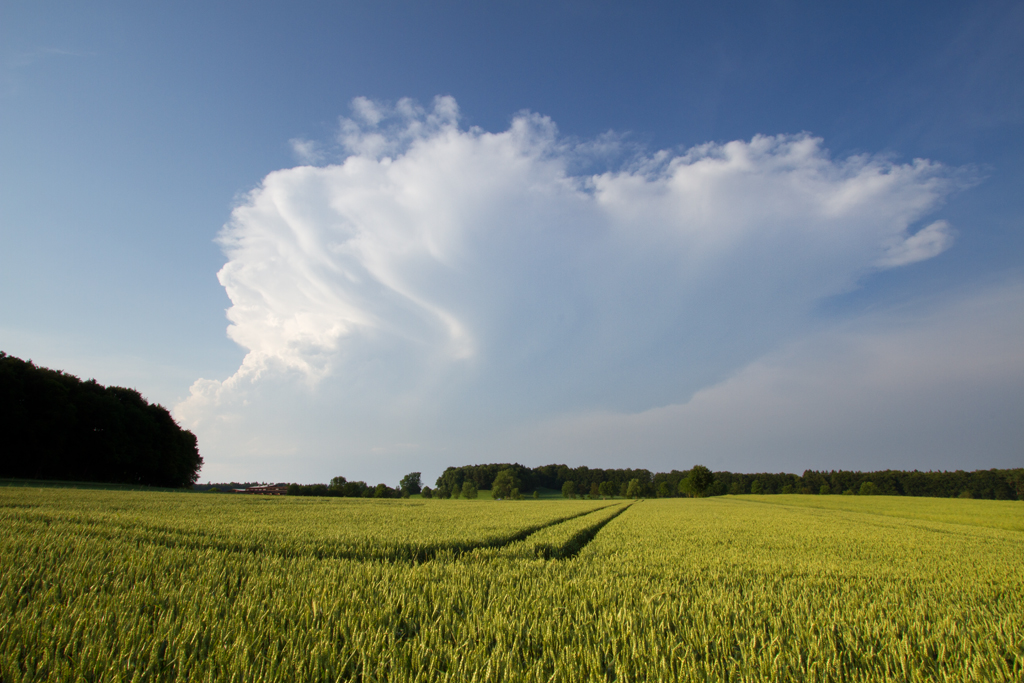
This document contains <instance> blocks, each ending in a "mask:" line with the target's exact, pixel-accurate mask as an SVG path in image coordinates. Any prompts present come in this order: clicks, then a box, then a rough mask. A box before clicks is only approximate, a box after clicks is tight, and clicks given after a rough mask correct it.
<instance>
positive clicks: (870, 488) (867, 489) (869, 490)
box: [860, 481, 880, 496]
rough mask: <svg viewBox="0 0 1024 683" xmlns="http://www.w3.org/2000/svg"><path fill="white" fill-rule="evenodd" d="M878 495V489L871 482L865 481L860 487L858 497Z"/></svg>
mask: <svg viewBox="0 0 1024 683" xmlns="http://www.w3.org/2000/svg"><path fill="white" fill-rule="evenodd" d="M879 493H880V492H879V490H878V487H877V486H875V483H874V482H873V481H866V482H864V483H863V484H861V485H860V495H862V496H877V495H878V494H879Z"/></svg>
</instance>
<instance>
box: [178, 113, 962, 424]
mask: <svg viewBox="0 0 1024 683" xmlns="http://www.w3.org/2000/svg"><path fill="white" fill-rule="evenodd" d="M458 121H459V114H458V107H457V105H456V103H455V101H454V100H453V99H452V98H447V97H446V98H438V99H436V100H435V101H434V103H433V106H432V107H431V108H429V109H427V108H423V107H421V106H419V105H417V104H416V103H414V102H412V101H410V100H402V101H400V102H398V103H397V104H396V105H393V106H390V105H385V104H381V103H376V102H372V101H370V100H366V99H362V98H360V99H357V100H356V101H355V102H354V103H353V114H352V116H351V117H350V118H344V119H342V120H341V123H340V126H339V136H338V140H339V142H340V144H342V146H343V147H344V149H345V150H346V154H347V156H346V157H345V158H344V160H343V161H341V162H340V163H337V164H333V165H327V166H322V167H310V166H303V167H299V168H293V169H285V170H281V171H276V172H274V173H271V174H270V175H268V176H267V177H266V178H265V179H264V181H263V183H262V184H261V185H260V187H258V188H256V189H255V190H253V191H252V192H251V193H250V194H249V195H248V196H247V197H246V198H245V200H244V201H243V202H242V204H241V205H240V206H238V207H237V208H236V209H235V211H234V212H233V214H232V219H231V222H230V223H229V224H228V225H227V226H226V227H225V229H224V232H223V234H222V237H221V243H222V245H223V247H224V250H225V253H226V254H227V257H228V262H227V264H226V265H225V266H224V268H223V269H222V270H221V272H220V273H219V278H220V282H221V284H222V285H223V286H224V287H225V289H226V290H227V293H228V296H229V297H230V298H231V301H232V307H231V308H230V310H229V311H228V317H229V319H230V321H231V326H230V328H229V335H230V336H231V338H232V339H234V340H235V341H236V342H238V343H239V344H241V345H242V346H243V347H245V348H246V349H247V350H248V353H247V355H246V357H245V360H244V362H243V364H242V367H241V368H240V369H239V371H238V372H237V373H236V374H235V375H234V376H233V377H231V378H229V379H227V380H225V381H217V380H199V381H197V382H196V384H195V385H194V386H193V389H192V396H191V397H190V398H189V399H188V400H186V401H185V402H184V403H182V404H181V405H179V406H178V407H177V408H176V413H177V414H178V415H179V417H181V418H182V419H183V420H184V421H185V422H186V423H187V424H189V425H191V426H195V427H196V428H197V429H199V430H200V431H201V430H202V429H204V425H208V424H211V425H212V424H214V423H217V424H220V425H222V427H223V425H227V424H229V423H232V420H235V421H236V422H237V423H238V424H242V423H246V426H245V427H244V428H245V429H249V430H252V429H255V430H257V431H258V430H259V429H261V427H260V426H259V424H256V423H250V422H247V420H248V419H249V417H247V416H250V417H251V416H252V415H255V414H258V413H260V411H259V410H258V409H256V408H253V407H252V406H253V405H254V404H255V403H258V402H259V401H269V402H271V403H274V404H277V405H278V406H279V408H280V409H281V410H284V411H289V410H292V409H293V407H294V405H296V404H295V401H293V400H292V399H291V398H289V397H294V396H299V395H302V396H317V397H319V399H320V400H326V399H325V397H329V399H330V400H331V401H332V404H331V409H330V411H329V412H330V414H332V415H334V416H335V418H334V420H333V422H332V425H333V426H332V425H326V426H325V425H322V424H321V425H320V426H317V427H314V430H315V431H317V432H318V433H319V434H321V435H322V434H324V433H331V434H334V435H335V440H337V439H342V440H344V439H348V440H349V442H350V443H355V442H358V441H360V439H361V438H362V437H360V436H357V435H356V434H355V432H360V433H365V434H368V433H369V432H371V431H372V430H373V429H376V428H379V429H380V430H381V431H380V434H384V435H385V436H384V437H383V438H380V439H377V441H376V443H380V442H382V441H385V442H402V443H407V442H408V443H419V442H421V439H420V438H419V437H418V436H417V435H416V434H411V435H407V436H405V437H397V436H393V435H391V434H388V433H387V432H388V430H389V429H394V428H395V425H397V424H402V425H404V426H403V427H402V429H413V427H410V425H417V424H418V425H421V426H423V425H429V430H433V431H435V432H436V431H437V430H441V431H444V430H450V431H456V432H457V431H459V429H460V426H459V425H466V424H467V423H472V424H474V425H476V427H479V428H483V427H480V425H491V426H492V427H494V428H495V429H497V428H500V427H501V425H507V424H509V423H511V422H513V421H515V420H523V419H527V420H530V419H543V418H547V417H550V416H552V415H556V414H561V413H563V412H571V411H578V410H583V409H604V410H615V411H619V410H627V411H635V410H645V409H649V408H652V407H655V406H663V405H668V404H673V403H679V402H684V401H686V400H687V399H688V398H689V397H690V396H692V395H693V393H694V392H696V391H698V390H700V389H701V388H704V387H707V386H709V385H712V384H714V383H716V382H718V381H720V380H721V379H723V378H724V377H727V376H728V375H729V374H731V373H733V372H735V371H736V370H737V369H738V368H740V367H743V366H745V365H746V364H748V363H749V362H750V361H752V360H753V359H755V358H757V357H758V356H760V355H761V354H763V353H764V352H766V351H768V350H770V349H772V348H775V347H776V346H777V345H778V344H780V343H781V342H783V341H785V340H786V339H789V338H791V337H792V336H793V335H796V334H800V333H801V330H803V329H805V323H806V320H807V318H808V315H809V311H811V310H812V309H813V307H814V306H815V304H816V303H817V302H820V301H821V300H822V299H823V298H825V297H828V296H832V295H835V294H837V293H841V292H844V291H847V290H849V289H850V288H851V287H853V286H855V284H856V283H857V281H858V279H859V278H861V277H862V276H864V275H865V274H866V273H869V272H872V271H874V270H876V269H877V268H889V267H897V266H901V265H905V264H908V263H912V262H914V261H919V260H921V259H925V258H930V257H932V256H934V255H936V254H938V253H939V252H941V251H942V250H943V249H945V248H947V247H948V246H949V245H950V243H951V240H952V229H951V228H950V226H949V225H948V224H947V223H945V222H944V221H937V222H933V223H931V224H930V225H928V226H927V227H925V228H923V229H920V230H917V229H916V227H917V225H918V223H919V221H921V220H922V219H924V218H925V217H926V216H927V215H928V214H929V213H930V212H932V211H934V210H935V209H936V208H937V207H938V206H939V205H940V204H941V202H942V201H943V199H944V198H945V197H947V196H948V195H949V194H950V193H951V192H953V191H954V190H956V189H957V187H958V186H959V181H958V180H957V179H956V173H955V172H953V171H951V170H950V169H947V168H945V167H943V166H941V165H940V164H936V163H933V162H929V161H924V160H915V161H914V162H912V163H908V164H898V163H894V162H892V161H891V160H889V159H886V158H882V157H872V156H857V157H852V158H848V159H841V160H835V159H832V158H831V157H830V156H829V154H828V152H827V150H825V148H824V147H823V142H822V141H821V140H820V139H818V138H814V137H812V136H810V135H806V134H801V135H779V136H757V137H755V138H753V139H752V140H749V141H733V142H728V143H726V144H710V143H709V144H706V145H702V146H699V147H695V148H693V149H690V150H688V151H686V152H683V153H679V154H674V153H670V152H665V151H662V152H657V153H654V154H649V155H641V156H636V155H631V156H630V158H629V160H628V163H626V164H625V165H623V166H621V167H619V168H612V169H607V170H604V171H602V172H600V173H590V174H586V175H582V174H578V173H574V172H573V170H572V169H576V168H579V167H580V164H579V159H580V158H581V157H582V156H585V157H588V158H591V159H593V158H594V155H595V153H596V152H595V150H596V151H597V152H601V153H604V150H607V149H608V148H609V146H611V147H615V146H616V145H618V144H619V142H618V138H617V137H616V136H613V135H609V136H605V137H604V138H603V139H602V140H598V141H589V142H587V141H584V142H578V141H567V140H565V139H563V138H560V137H559V135H558V131H557V128H556V126H555V124H554V122H552V121H551V120H550V119H548V118H546V117H543V116H540V115H537V114H531V113H521V114H519V115H517V116H516V117H515V118H514V119H513V121H512V124H511V126H510V127H509V129H508V130H506V131H503V132H500V133H490V132H486V131H483V130H480V129H477V128H471V129H468V130H467V129H464V128H461V127H460V126H459V123H458ZM294 144H295V143H293V146H294ZM306 145H307V143H306V142H304V141H303V142H302V144H301V145H299V146H295V149H296V150H297V152H299V151H300V150H315V147H312V146H308V147H307V146H306ZM270 386H273V387H275V389H274V391H273V392H272V394H268V393H267V392H266V390H267V388H268V387H270ZM260 397H262V398H260ZM246 402H248V405H246ZM300 402H301V401H300ZM314 402H315V401H314ZM271 403H268V405H270V404H271ZM354 416H361V417H358V418H356V417H354ZM370 423H373V424H374V425H377V427H371V426H369V425H370ZM476 427H474V428H476ZM424 428H425V429H426V427H424ZM223 429H227V427H223ZM225 433H227V432H225ZM318 438H319V437H318ZM366 438H367V439H368V441H367V443H369V442H370V441H373V439H372V438H370V437H369V436H367V437H366ZM374 438H376V437H374Z"/></svg>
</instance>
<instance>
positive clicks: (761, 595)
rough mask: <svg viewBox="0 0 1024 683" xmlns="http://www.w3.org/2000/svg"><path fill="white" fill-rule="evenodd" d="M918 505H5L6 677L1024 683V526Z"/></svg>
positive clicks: (90, 497) (65, 496) (58, 498)
mask: <svg viewBox="0 0 1024 683" xmlns="http://www.w3.org/2000/svg"><path fill="white" fill-rule="evenodd" d="M833 498H834V499H837V501H833ZM897 502H902V503H904V505H903V507H900V506H893V505H892V504H891V503H892V501H891V500H889V499H883V498H879V497H863V498H862V497H847V498H845V499H843V498H841V497H839V496H834V497H817V496H791V497H787V496H765V497H757V496H741V497H731V496H729V497H722V498H714V499H703V500H683V499H667V500H647V501H639V502H636V503H632V504H630V503H629V502H623V501H562V500H547V501H545V500H541V501H522V502H515V501H508V502H502V503H494V502H490V501H480V500H478V501H461V500H459V501H437V500H426V501H424V500H420V501H415V500H410V501H373V500H370V501H365V500H350V499H311V498H302V499H288V498H258V497H250V496H177V495H172V494H165V493H133V492H117V491H90V490H68V489H29V488H9V489H3V490H0V524H2V525H3V528H4V530H5V533H4V534H3V536H2V537H0V558H2V559H0V680H3V681H4V682H5V683H6V682H15V681H79V680H89V681H144V680H147V681H148V680H152V681H230V680H237V681H338V680H342V681H347V680H359V681H474V680H475V681H567V682H568V681H709V680H710V681H793V680H802V681H1021V680H1024V532H1021V531H1020V530H1017V529H1015V528H1004V527H1006V526H1007V525H1010V526H1013V524H1014V521H1013V520H1015V519H1017V518H1016V517H1014V514H1016V513H1015V512H1014V510H1013V509H1012V508H1007V507H1005V505H1003V504H1001V503H999V502H998V501H973V500H942V501H930V500H922V499H899V500H898V501H897ZM1016 504H1017V505H1018V506H1019V508H1021V510H1022V514H1024V505H1021V504H1020V503H1016ZM1007 520H1009V521H1007ZM428 547H429V548H433V549H434V550H435V552H434V553H433V554H432V555H430V556H427V557H424V556H420V555H416V554H415V553H409V552H408V550H409V549H410V548H413V549H415V548H428ZM545 548H546V549H547V552H545V551H544V550H543V549H545ZM538 549H541V552H538ZM341 550H344V553H342V552H340V551H341Z"/></svg>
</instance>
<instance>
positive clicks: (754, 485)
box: [750, 479, 764, 496]
mask: <svg viewBox="0 0 1024 683" xmlns="http://www.w3.org/2000/svg"><path fill="white" fill-rule="evenodd" d="M750 492H751V493H752V494H754V495H755V496H759V495H761V494H762V493H764V487H763V486H761V480H760V479H755V480H754V481H753V482H751V484H750Z"/></svg>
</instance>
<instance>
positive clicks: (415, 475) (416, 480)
mask: <svg viewBox="0 0 1024 683" xmlns="http://www.w3.org/2000/svg"><path fill="white" fill-rule="evenodd" d="M398 488H400V489H401V490H402V493H404V494H406V495H410V494H417V493H419V492H420V489H422V488H423V484H422V482H421V481H420V473H419V472H410V473H409V474H407V475H405V476H404V477H402V481H401V483H399V485H398Z"/></svg>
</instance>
